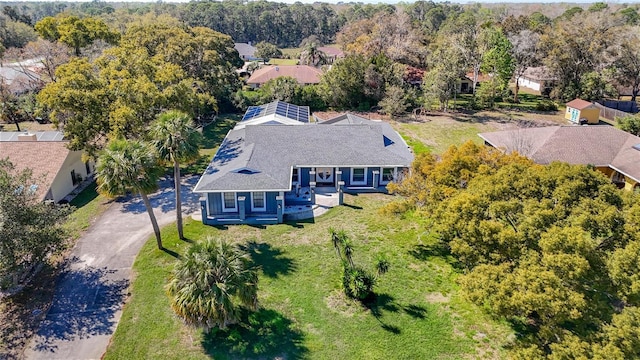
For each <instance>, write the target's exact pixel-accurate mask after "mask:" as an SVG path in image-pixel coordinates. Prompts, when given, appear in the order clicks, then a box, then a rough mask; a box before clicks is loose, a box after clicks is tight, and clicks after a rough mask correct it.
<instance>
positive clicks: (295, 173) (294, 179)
mask: <svg viewBox="0 0 640 360" xmlns="http://www.w3.org/2000/svg"><path fill="white" fill-rule="evenodd" d="M291 182H292V183H294V184H297V183H298V182H300V175H299V173H298V168H293V172H292V173H291Z"/></svg>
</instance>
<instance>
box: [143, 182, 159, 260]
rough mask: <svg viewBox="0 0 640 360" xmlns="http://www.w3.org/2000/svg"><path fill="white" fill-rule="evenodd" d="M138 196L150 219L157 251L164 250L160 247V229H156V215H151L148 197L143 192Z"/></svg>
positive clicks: (151, 209) (151, 210)
mask: <svg viewBox="0 0 640 360" xmlns="http://www.w3.org/2000/svg"><path fill="white" fill-rule="evenodd" d="M140 196H142V201H143V202H144V206H145V207H146V208H147V213H148V214H149V218H150V219H151V225H153V232H154V233H155V235H156V242H157V243H158V249H160V250H164V247H163V246H162V239H161V238H160V228H159V227H158V221H157V220H156V215H155V214H154V213H153V208H152V207H151V202H150V201H149V197H148V196H147V194H145V193H144V192H142V191H140Z"/></svg>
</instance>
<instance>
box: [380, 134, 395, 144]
mask: <svg viewBox="0 0 640 360" xmlns="http://www.w3.org/2000/svg"><path fill="white" fill-rule="evenodd" d="M382 138H383V139H384V146H385V147H387V146H389V145H393V144H395V142H393V140H391V139H389V138H388V137H386V136H384V135H382Z"/></svg>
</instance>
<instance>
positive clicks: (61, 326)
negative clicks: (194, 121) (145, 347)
mask: <svg viewBox="0 0 640 360" xmlns="http://www.w3.org/2000/svg"><path fill="white" fill-rule="evenodd" d="M182 180H183V181H182V187H181V189H182V197H183V205H182V210H183V212H184V213H185V214H189V213H192V212H194V211H196V210H198V209H199V203H198V196H197V195H196V194H192V193H191V189H192V188H193V186H194V185H195V182H196V181H197V178H196V177H189V178H184V179H182ZM149 199H150V200H151V204H152V206H153V207H154V211H155V215H156V217H157V219H158V224H159V225H160V226H163V225H167V224H170V223H172V222H174V221H175V201H174V199H175V195H174V191H173V180H172V179H167V180H164V181H162V182H161V183H160V190H159V191H158V192H157V193H155V194H153V195H151V196H150V197H149ZM152 234H153V229H152V227H151V222H150V220H149V216H148V214H147V212H146V210H145V207H144V204H143V203H142V199H141V198H140V197H139V196H136V197H128V198H123V199H118V200H115V201H114V202H112V203H111V204H110V206H109V208H108V209H107V210H106V211H105V212H104V214H103V215H102V216H101V217H100V218H99V219H98V220H97V221H96V223H95V224H93V226H91V228H90V229H89V230H87V232H86V233H85V234H84V235H83V236H82V238H80V239H79V240H78V243H77V244H76V246H75V247H74V249H73V251H72V257H71V260H70V261H69V264H68V266H67V268H66V269H65V271H64V272H63V273H62V274H61V275H60V277H59V279H58V282H57V284H56V291H55V295H54V298H53V303H52V305H51V308H50V309H49V312H48V313H47V316H46V318H45V319H44V321H43V322H42V324H41V326H40V329H39V330H38V333H37V335H36V336H35V337H34V339H32V340H31V343H30V344H29V346H28V347H27V349H26V350H25V354H24V358H26V359H47V360H51V359H65V360H67V359H100V358H101V356H102V355H103V354H104V352H105V350H106V349H107V346H108V344H109V340H110V339H111V336H112V335H113V333H114V331H115V329H116V326H117V325H118V321H119V320H120V316H121V315H122V306H123V304H124V301H125V300H126V295H127V288H128V286H129V281H130V279H131V275H132V271H131V267H132V265H133V261H134V259H135V257H136V255H137V254H138V252H139V251H140V248H141V247H142V245H143V244H144V243H145V241H146V240H147V239H148V238H149V236H151V235H152Z"/></svg>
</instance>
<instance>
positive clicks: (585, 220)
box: [389, 142, 640, 359]
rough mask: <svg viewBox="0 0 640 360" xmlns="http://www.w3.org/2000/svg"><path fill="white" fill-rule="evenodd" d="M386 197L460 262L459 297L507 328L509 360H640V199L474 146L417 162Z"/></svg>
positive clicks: (590, 172)
mask: <svg viewBox="0 0 640 360" xmlns="http://www.w3.org/2000/svg"><path fill="white" fill-rule="evenodd" d="M389 190H390V191H391V192H393V193H397V194H400V195H405V196H406V198H405V201H407V202H410V204H411V205H412V206H413V207H412V210H410V211H413V214H414V215H413V216H419V217H420V216H423V217H425V218H426V219H428V220H429V222H428V223H429V224H431V225H430V229H431V230H432V231H437V233H438V238H439V239H440V241H441V242H442V243H441V245H442V247H443V248H446V249H448V250H449V251H450V252H451V254H452V255H453V256H455V257H456V259H457V265H458V266H459V267H460V268H461V269H462V271H463V274H461V275H460V276H459V277H458V279H457V280H458V283H459V284H460V288H461V292H462V294H463V295H464V296H466V298H467V299H469V300H470V301H472V302H473V303H475V304H477V305H478V306H482V307H483V308H484V309H486V310H487V311H489V312H491V313H492V315H494V316H497V317H501V318H503V319H506V320H507V321H509V323H510V324H512V326H513V327H514V330H515V331H516V333H517V338H516V341H515V342H514V344H513V346H512V349H511V350H512V352H511V353H510V354H509V355H510V356H511V357H512V358H514V359H534V358H545V359H578V358H584V359H638V358H640V346H638V344H640V332H638V331H636V330H635V328H636V326H637V324H638V322H639V321H640V277H639V276H638V275H637V274H638V273H640V256H638V251H640V225H638V224H640V222H639V221H638V220H639V219H640V205H638V203H640V197H639V196H638V195H637V194H634V193H632V192H630V191H623V190H619V189H617V188H616V187H615V186H614V185H613V184H611V180H610V179H609V178H608V177H607V176H606V175H604V174H602V173H601V172H600V171H597V170H596V169H595V168H593V167H589V166H578V165H569V164H565V163H560V162H553V163H551V164H549V165H546V166H543V165H538V164H534V163H533V162H531V161H529V160H527V159H525V158H523V157H520V156H519V155H516V154H503V153H501V152H499V151H496V150H495V149H493V148H489V147H483V146H480V145H476V144H473V143H470V142H469V143H467V144H464V145H462V146H461V147H459V148H455V147H452V148H450V149H449V150H448V151H447V152H445V153H444V154H443V155H442V156H441V157H439V158H435V157H432V156H422V157H417V158H416V161H415V162H414V164H413V171H412V173H411V175H410V176H408V177H406V178H405V179H404V181H402V182H400V183H398V184H394V185H393V187H390V189H389ZM403 205H404V204H403ZM623 338H624V340H622V339H623ZM605 355H606V356H605Z"/></svg>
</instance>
